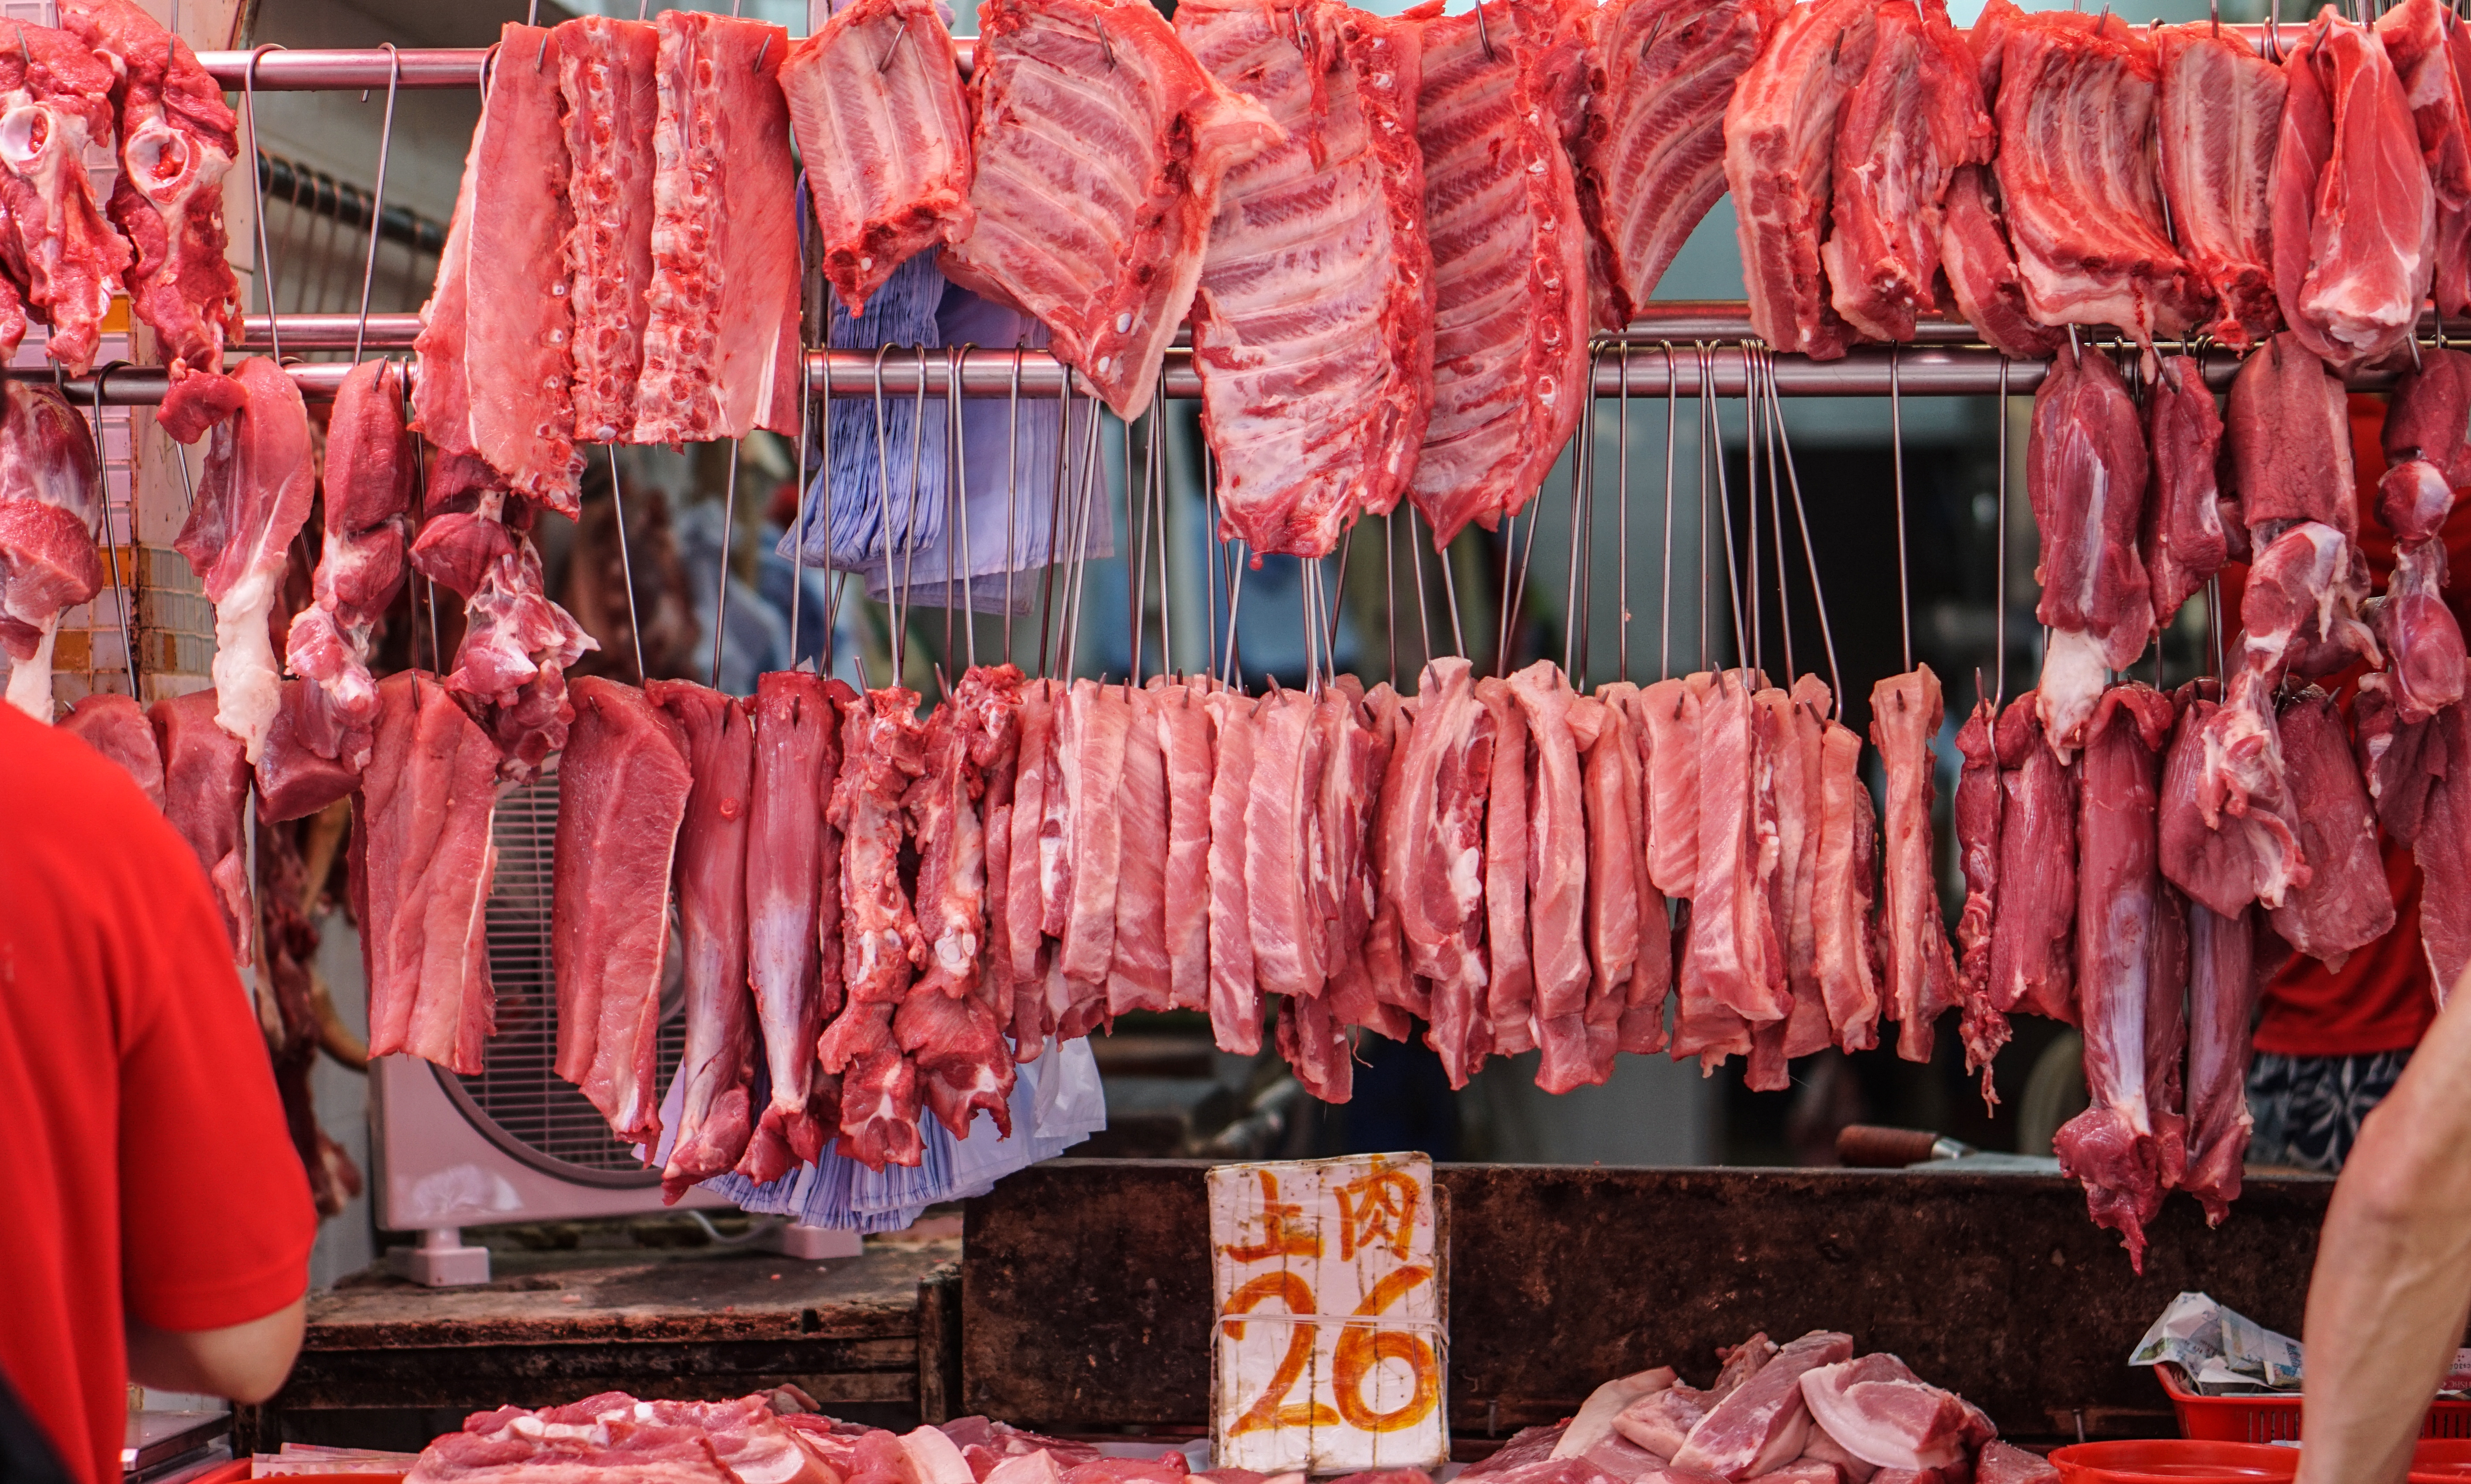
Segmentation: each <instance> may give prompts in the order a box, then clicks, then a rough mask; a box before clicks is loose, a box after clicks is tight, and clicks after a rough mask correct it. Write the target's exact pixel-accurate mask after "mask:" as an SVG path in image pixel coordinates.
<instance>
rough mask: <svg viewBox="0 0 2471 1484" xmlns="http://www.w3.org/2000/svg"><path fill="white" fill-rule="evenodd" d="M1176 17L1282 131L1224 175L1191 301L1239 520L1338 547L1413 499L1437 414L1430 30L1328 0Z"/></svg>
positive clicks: (1251, 529)
mask: <svg viewBox="0 0 2471 1484" xmlns="http://www.w3.org/2000/svg"><path fill="white" fill-rule="evenodd" d="M1175 22H1176V31H1177V34H1178V35H1181V36H1183V37H1184V39H1185V40H1186V41H1187V42H1188V43H1189V44H1190V46H1191V47H1192V50H1193V55H1194V57H1195V58H1196V59H1199V60H1200V62H1201V64H1202V65H1203V66H1204V67H1206V68H1208V69H1209V70H1210V73H1211V75H1212V76H1213V77H1215V78H1217V79H1218V80H1219V81H1220V82H1224V83H1225V84H1226V85H1228V86H1229V87H1231V88H1234V89H1236V91H1238V92H1241V93H1243V94H1244V95H1245V96H1247V97H1250V98H1252V99H1253V100H1254V101H1255V102H1257V103H1259V104H1260V105H1261V106H1263V107H1265V108H1267V109H1268V110H1269V112H1270V116H1271V117H1272V118H1274V119H1276V120H1277V121H1278V123H1279V126H1280V127H1281V128H1282V129H1283V130H1285V131H1286V137H1285V139H1284V140H1283V142H1281V143H1279V144H1277V145H1275V146H1273V147H1272V148H1270V149H1268V150H1266V151H1264V152H1262V153H1259V154H1258V155H1255V156H1254V157H1253V158H1252V159H1250V160H1248V161H1246V162H1245V163H1243V164H1241V165H1237V166H1236V167H1235V168H1234V169H1232V170H1230V171H1228V173H1227V176H1226V178H1225V180H1224V181H1223V182H1222V183H1221V184H1220V187H1219V193H1218V214H1217V216H1216V218H1215V219H1214V220H1213V221H1212V224H1211V227H1210V245H1209V249H1208V251H1207V253H1206V254H1205V255H1204V257H1203V259H1202V265H1201V280H1200V286H1199V289H1198V291H1197V293H1196V295H1195V297H1194V299H1193V319H1192V336H1193V365H1194V368H1195V369H1196V370H1198V371H1199V372H1200V374H1201V395H1202V418H1203V431H1204V432H1205V433H1206V434H1207V435H1208V436H1209V439H1210V448H1211V452H1212V455H1213V456H1214V457H1215V459H1216V460H1217V468H1218V504H1219V509H1220V510H1221V512H1222V514H1221V524H1222V527H1223V531H1224V533H1228V534H1233V535H1236V536H1240V537H1241V538H1242V539H1243V540H1244V542H1245V544H1246V545H1247V546H1249V547H1251V548H1252V549H1253V550H1254V551H1256V552H1260V553H1283V554H1293V555H1299V556H1324V555H1327V554H1330V551H1331V550H1333V549H1334V548H1335V547H1336V546H1337V543H1338V537H1339V533H1340V532H1341V531H1343V530H1346V529H1347V527H1348V526H1349V525H1351V524H1352V523H1353V521H1354V519H1355V517H1356V516H1357V515H1358V514H1359V513H1371V514H1387V513H1388V512H1389V511H1390V509H1391V508H1392V507H1393V506H1396V505H1397V504H1398V503H1399V497H1400V494H1402V493H1403V492H1404V491H1405V490H1406V488H1407V484H1408V481H1409V479H1410V478H1411V477H1412V475H1413V473H1414V470H1415V463H1416V457H1417V453H1418V450H1419V449H1421V448H1422V447H1423V445H1424V432H1425V427H1426V424H1427V423H1428V422H1429V420H1430V418H1431V415H1432V395H1433V375H1432V367H1433V260H1432V250H1431V248H1430V247H1429V246H1428V245H1427V244H1426V242H1425V239H1424V153H1423V152H1422V151H1421V150H1420V149H1419V148H1418V147H1417V144H1416V92H1417V84H1418V82H1419V81H1420V79H1421V78H1422V75H1423V73H1422V67H1421V59H1422V57H1423V35H1422V32H1421V30H1420V29H1419V28H1418V27H1417V25H1416V24H1415V23H1414V22H1412V21H1394V20H1389V19H1385V18H1383V17H1380V16H1377V15H1372V14H1368V13H1366V12H1362V11H1357V10H1354V9H1353V8H1351V7H1348V6H1344V5H1339V4H1335V3H1332V0H1318V3H1316V4H1313V5H1309V6H1306V7H1303V8H1301V9H1298V10H1296V11H1294V12H1290V13H1289V14H1288V15H1287V16H1286V17H1285V18H1281V17H1280V16H1278V15H1274V14H1273V13H1272V12H1267V11H1264V10H1262V9H1260V8H1259V7H1258V6H1251V5H1245V4H1240V3H1230V0H1216V3H1212V4H1209V5H1202V4H1194V5H1189V6H1186V7H1183V8H1181V9H1179V10H1178V11H1177V12H1176V18H1175ZM1290 22H1292V24H1290ZM1298 35H1302V36H1304V37H1305V38H1306V41H1308V42H1309V45H1308V46H1306V47H1305V49H1303V50H1299V46H1300V43H1299V41H1298V40H1297V37H1298Z"/></svg>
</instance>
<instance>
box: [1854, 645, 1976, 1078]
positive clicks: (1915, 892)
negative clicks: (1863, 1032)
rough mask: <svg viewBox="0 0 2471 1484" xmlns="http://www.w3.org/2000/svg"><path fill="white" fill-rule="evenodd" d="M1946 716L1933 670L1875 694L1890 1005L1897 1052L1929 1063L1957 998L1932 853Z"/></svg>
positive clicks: (1894, 679)
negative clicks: (1935, 780)
mask: <svg viewBox="0 0 2471 1484" xmlns="http://www.w3.org/2000/svg"><path fill="white" fill-rule="evenodd" d="M1943 715H1945V713H1944V711H1943V710H1942V708H1941V701H1940V690H1939V677H1938V676H1936V675H1934V674H1932V673H1931V670H1930V667H1929V666H1927V665H1923V666H1919V667H1917V668H1916V669H1915V670H1914V671H1912V672H1911V673H1909V674H1903V675H1894V676H1891V677H1890V678H1888V679H1886V680H1882V681H1880V682H1879V683H1878V685H1876V686H1874V687H1872V688H1871V745H1873V746H1875V747H1877V748H1878V749H1879V761H1880V764H1881V766H1882V768H1883V770H1884V771H1885V772H1886V775H1887V783H1888V788H1887V808H1886V809H1885V810H1884V811H1883V812H1882V813H1881V831H1880V835H1881V851H1880V855H1881V859H1882V860H1884V861H1885V864H1886V883H1887V890H1886V894H1885V899H1884V903H1883V906H1882V908H1881V911H1882V922H1881V925H1880V933H1881V936H1882V937H1883V938H1884V939H1885V941H1886V944H1887V950H1888V952H1887V970H1888V972H1887V983H1886V986H1885V987H1886V999H1887V1004H1888V1014H1889V1016H1890V1018H1892V1019H1894V1021H1895V1022H1896V1023H1897V1024H1896V1054H1897V1055H1899V1056H1901V1057H1903V1058H1904V1059H1905V1060H1907V1061H1912V1062H1926V1061H1929V1060H1930V1058H1931V1044H1932V1040H1933V1038H1934V1036H1935V1035H1936V1033H1937V1024H1938V1021H1939V1018H1940V1016H1941V1015H1942V1014H1944V1013H1945V1012H1946V1011H1947V1010H1948V1009H1949V1008H1951V1007H1952V1006H1954V1005H1955V1004H1956V1002H1957V999H1958V993H1959V991H1958V983H1957V975H1956V962H1955V959H1954V958H1953V957H1952V956H1951V954H1949V952H1948V943H1947V924H1946V921H1945V919H1944V918H1942V917H1941V913H1940V908H1939V885H1938V879H1937V877H1936V875H1935V874H1934V871H1933V867H1932V855H1931V793H1932V789H1931V766H1932V765H1931V754H1930V742H1931V739H1932V738H1933V737H1935V736H1937V735H1938V734H1939V725H1940V719H1941V717H1942V716H1943Z"/></svg>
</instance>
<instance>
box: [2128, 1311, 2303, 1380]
mask: <svg viewBox="0 0 2471 1484" xmlns="http://www.w3.org/2000/svg"><path fill="white" fill-rule="evenodd" d="M2300 1354H2301V1352H2300V1345H2299V1342H2298V1341H2297V1340H2294V1339H2293V1338H2292V1337H2291V1336H2289V1335H2287V1334H2276V1333H2274V1332H2273V1331H2271V1330H2269V1329H2267V1328H2266V1327H2265V1326H2263V1325H2261V1324H2258V1323H2257V1322H2256V1321H2255V1320H2252V1319H2249V1318H2248V1317H2247V1316H2246V1315H2244V1314H2239V1313H2235V1312H2233V1311H2232V1310H2230V1309H2227V1308H2224V1307H2222V1306H2221V1305H2220V1304H2217V1303H2215V1302H2214V1301H2213V1300H2212V1299H2211V1298H2209V1297H2207V1296H2206V1295H2204V1294H2201V1293H2183V1294H2180V1295H2179V1296H2178V1297H2177V1298H2176V1299H2173V1300H2172V1301H2171V1304H2170V1307H2167V1308H2165V1309H2163V1310H2162V1317H2161V1318H2159V1319H2156V1320H2154V1321H2153V1328H2152V1329H2150V1330H2148V1331H2145V1338H2143V1339H2141V1340H2139V1341H2137V1343H2136V1349H2135V1351H2134V1352H2133V1353H2131V1354H2130V1355H2129V1357H2128V1363H2129V1364H2130V1365H2159V1364H2161V1363H2162V1362H2164V1361H2166V1360H2167V1361H2170V1362H2171V1363H2173V1364H2174V1365H2177V1366H2178V1367H2179V1369H2181V1370H2182V1371H2185V1372H2186V1373H2187V1374H2188V1379H2189V1381H2190V1383H2191V1384H2193V1385H2194V1386H2195V1387H2196V1389H2197V1391H2198V1393H2199V1394H2200V1395H2202V1396H2208V1397H2222V1396H2238V1395H2241V1394H2243V1393H2247V1394H2254V1393H2259V1392H2274V1391H2297V1390H2298V1389H2299V1371H2300V1364H2299V1362H2300Z"/></svg>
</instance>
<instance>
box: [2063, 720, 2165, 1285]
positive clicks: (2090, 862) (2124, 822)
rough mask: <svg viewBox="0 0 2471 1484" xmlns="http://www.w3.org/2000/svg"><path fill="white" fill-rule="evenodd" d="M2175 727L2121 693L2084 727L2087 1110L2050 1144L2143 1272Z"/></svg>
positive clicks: (2152, 1204)
mask: <svg viewBox="0 0 2471 1484" xmlns="http://www.w3.org/2000/svg"><path fill="white" fill-rule="evenodd" d="M2172 721H2173V711H2172V706H2171V702H2170V699H2169V697H2167V696H2164V695H2160V694H2159V693H2158V692H2155V691H2152V690H2149V689H2147V688H2146V687H2143V686H2139V685H2121V686H2114V687H2112V688H2111V689H2110V690H2109V691H2107V692H2106V693H2105V694H2104V696H2103V700H2102V704H2101V705H2100V706H2099V707H2098V708H2097V709H2096V711H2095V714H2094V718H2093V721H2092V723H2091V725H2090V734H2091V735H2090V737H2089V739H2088V741H2087V742H2086V744H2085V749H2084V757H2083V760H2082V762H2081V764H2080V766H2081V768H2082V772H2083V788H2082V790H2081V792H2080V794H2079V811H2078V816H2077V819H2078V824H2077V850H2078V867H2077V924H2078V933H2077V955H2076V959H2077V961H2076V979H2077V1006H2078V1010H2079V1012H2080V1014H2081V1016H2082V1024H2083V1027H2084V1036H2085V1082H2086V1086H2087V1089H2088V1090H2089V1092H2090V1093H2091V1095H2092V1098H2093V1105H2092V1106H2091V1107H2090V1108H2088V1109H2087V1110H2086V1111H2085V1112H2083V1113H2082V1114H2079V1115H2078V1116H2077V1117H2076V1118H2075V1119H2071V1120H2070V1121H2069V1122H2068V1123H2067V1124H2066V1126H2064V1127H2062V1128H2061V1129H2060V1130H2059V1135H2058V1138H2057V1140H2056V1141H2055V1143H2056V1145H2057V1148H2058V1152H2059V1169H2060V1172H2061V1173H2062V1174H2065V1175H2068V1176H2070V1177H2072V1178H2074V1179H2078V1180H2082V1181H2083V1182H2084V1187H2085V1203H2086V1206H2087V1207H2088V1209H2090V1211H2091V1212H2092V1213H2093V1218H2094V1220H2095V1221H2096V1222H2097V1223H2099V1224H2100V1225H2103V1226H2106V1227H2109V1228H2111V1229H2112V1230H2114V1231H2116V1232H2118V1233H2120V1234H2121V1236H2122V1237H2123V1238H2124V1239H2125V1241H2126V1243H2127V1246H2128V1254H2129V1260H2130V1262H2131V1263H2133V1264H2135V1265H2136V1266H2137V1268H2138V1269H2139V1270H2140V1271H2142V1269H2143V1265H2144V1261H2145V1224H2146V1223H2147V1222H2150V1221H2152V1220H2153V1216H2154V1213H2156V1212H2158V1211H2160V1210H2161V1205H2162V1193H2163V1189H2164V1186H2163V1166H2162V1163H2161V1162H2162V1138H2161V1136H2162V1135H2163V1133H2164V1130H2163V1129H2162V1127H2161V1126H2160V1124H2159V1120H2158V1119H2157V1117H2156V1114H2157V1110H2155V1109H2154V1108H2153V1107H2152V1106H2151V1105H2150V1104H2149V1101H2148V1097H2147V1071H2148V1068H2147V1062H2146V1032H2147V1017H2148V1008H2149V1006H2148V1001H2149V998H2150V990H2151V986H2152V983H2153V971H2154V959H2155V951H2156V944H2155V938H2156V933H2157V929H2156V919H2157V916H2158V915H2159V914H2160V912H2161V911H2162V907H2161V902H2160V899H2161V880H2162V878H2161V873H2160V870H2159V860H2158V854H2157V844H2156V833H2155V831H2156V821H2157V817H2158V805H2159V790H2160V783H2161V778H2160V774H2161V751H2162V748H2163V744H2164V742H2165V741H2166V740H2167V739H2168V738H2169V736H2170V730H2171V725H2172ZM2183 972H2184V971H2183Z"/></svg>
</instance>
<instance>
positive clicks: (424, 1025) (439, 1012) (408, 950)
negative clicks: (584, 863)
mask: <svg viewBox="0 0 2471 1484" xmlns="http://www.w3.org/2000/svg"><path fill="white" fill-rule="evenodd" d="M177 704H178V703H177V702H163V703H160V704H158V705H157V707H156V715H157V719H158V722H159V721H160V719H161V718H162V717H163V715H164V708H166V707H169V706H175V705H177ZM166 735H167V742H169V741H170V740H171V738H172V736H173V735H175V734H171V733H167V734H166ZM164 753H165V757H166V758H167V759H169V758H171V757H172V756H173V755H174V751H173V747H172V746H171V745H167V746H166V747H165V749H164ZM233 755H234V756H235V757H237V756H238V749H237V747H235V748H234V749H233ZM681 766H682V767H683V764H682V765H681ZM503 791H504V788H503V786H502V785H501V784H500V783H499V781H498V752H497V749H496V748H495V747H493V746H491V745H490V743H489V738H488V734H486V733H484V732H482V730H481V728H480V727H479V726H478V725H477V724H475V723H474V722H473V720H472V718H469V717H467V716H465V715H464V714H463V712H462V709H461V708H460V707H458V706H457V705H456V704H455V702H454V701H453V699H452V698H450V697H449V696H448V695H447V694H446V692H445V691H444V690H443V689H442V688H441V687H440V686H439V685H438V684H437V681H436V680H435V677H433V676H430V675H427V674H424V673H422V672H420V671H401V672H398V673H396V674H392V675H388V677H387V678H386V679H385V680H384V681H382V682H380V683H379V685H378V720H377V740H376V742H375V744H374V745H373V747H372V748H371V750H370V753H369V765H368V766H367V767H366V768H365V769H364V770H363V771H362V773H361V792H360V797H359V798H358V799H357V800H355V801H354V803H353V807H352V815H353V818H354V820H355V821H356V822H357V823H356V826H355V828H354V829H353V831H352V840H351V852H352V854H351V879H352V907H353V912H354V915H356V916H357V917H358V918H359V919H360V923H361V959H362V963H363V966H364V967H365V969H366V970H367V973H368V980H369V1054H370V1055H371V1056H385V1055H389V1054H392V1053H394V1052H398V1051H401V1052H409V1053H411V1054H412V1055H414V1056H420V1057H425V1058H427V1059H428V1060H430V1061H433V1062H435V1063H436V1064H437V1065H439V1066H441V1067H444V1068H446V1069H448V1070H449V1071H452V1072H462V1073H465V1074H466V1075H469V1074H472V1073H475V1072H479V1071H480V1070H481V1051H482V1043H484V1042H485V1041H486V1040H487V1039H488V1037H489V1036H490V1035H491V1034H493V1033H494V1032H495V1030H496V1014H497V995H496V992H495V991H494V990H493V989H492V988H491V987H490V984H489V946H488V940H487V938H486V937H485V936H484V931H485V929H486V927H487V908H488V903H489V883H490V879H491V877H492V876H493V875H494V874H495V872H496V868H497V847H496V845H495V843H494V842H493V840H492V837H491V834H490V826H491V823H492V820H493V819H494V817H495V815H496V813H497V807H498V799H499V797H500V795H501V793H502V792H503ZM562 827H563V822H562V821H561V828H562ZM660 915H661V918H662V920H663V921H666V920H667V913H666V911H664V912H663V913H661V914H660ZM564 1008H565V1006H564V1005H563V1004H561V1005H560V1009H561V1010H563V1009H564ZM566 1025H567V1022H566V1021H565V1019H564V1017H563V1015H561V1018H560V1027H559V1028H560V1029H561V1030H564V1029H565V1028H566Z"/></svg>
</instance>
